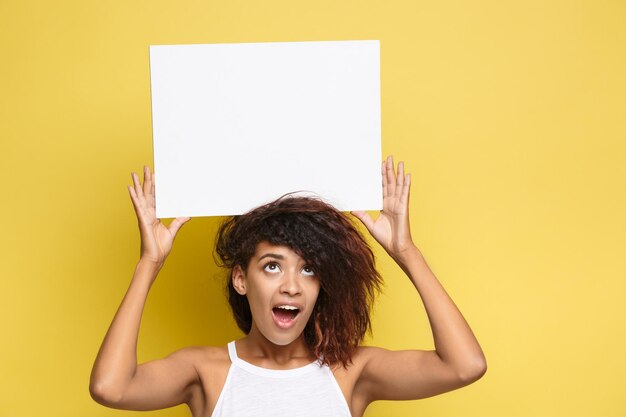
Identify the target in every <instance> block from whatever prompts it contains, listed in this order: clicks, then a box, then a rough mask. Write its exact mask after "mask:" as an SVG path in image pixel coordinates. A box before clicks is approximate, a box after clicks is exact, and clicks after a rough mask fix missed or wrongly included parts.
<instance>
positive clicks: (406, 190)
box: [400, 174, 411, 207]
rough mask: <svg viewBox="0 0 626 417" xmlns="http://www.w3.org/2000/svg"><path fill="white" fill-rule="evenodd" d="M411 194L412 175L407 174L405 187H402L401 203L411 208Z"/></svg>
mask: <svg viewBox="0 0 626 417" xmlns="http://www.w3.org/2000/svg"><path fill="white" fill-rule="evenodd" d="M410 194H411V174H406V178H405V180H404V185H403V187H402V194H401V195H400V203H402V205H404V206H405V207H408V206H409V197H410Z"/></svg>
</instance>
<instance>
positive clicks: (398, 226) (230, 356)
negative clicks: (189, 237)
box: [90, 157, 486, 417]
mask: <svg viewBox="0 0 626 417" xmlns="http://www.w3.org/2000/svg"><path fill="white" fill-rule="evenodd" d="M132 177H133V182H134V186H129V192H130V196H131V199H132V202H133V205H134V208H135V212H136V214H137V218H138V221H139V228H140V232H141V258H140V260H139V263H138V265H137V268H136V270H135V274H134V276H133V279H132V282H131V285H130V287H129V289H128V292H127V293H126V296H125V297H124V300H123V301H122V304H121V305H120V308H119V310H118V312H117V313H116V315H115V317H114V319H113V322H112V323H111V327H110V328H109V331H108V332H107V335H106V337H105V339H104V341H103V343H102V346H101V348H100V351H99V353H98V356H97V358H96V361H95V363H94V367H93V370H92V375H91V382H90V392H91V395H92V397H93V398H94V399H95V400H96V401H97V402H99V403H101V404H103V405H106V406H109V407H113V408H120V409H128V410H154V409H161V408H167V407H171V406H175V405H178V404H183V403H186V404H187V405H188V406H189V408H190V410H191V412H192V415H193V416H194V417H200V416H206V417H209V416H214V417H217V416H224V417H226V416H242V415H243V416H245V415H255V416H265V415H282V414H286V413H290V415H296V416H353V417H357V416H362V415H363V413H364V411H365V409H366V407H367V406H368V405H369V404H370V403H371V402H373V401H376V400H414V399H419V398H425V397H430V396H434V395H437V394H441V393H444V392H447V391H451V390H454V389H457V388H460V387H462V386H465V385H468V384H470V383H472V382H474V381H476V380H477V379H479V378H480V377H481V376H482V375H483V374H484V373H485V371H486V361H485V357H484V355H483V352H482V350H481V348H480V345H479V344H478V342H477V340H476V338H475V337H474V335H473V334H472V331H471V329H470V327H469V326H468V324H467V323H466V321H465V320H464V318H463V316H462V315H461V313H460V312H459V310H458V309H457V308H456V306H455V304H454V302H453V301H452V300H451V299H450V297H449V296H448V295H447V293H446V292H445V290H444V289H443V287H442V286H441V284H440V283H439V282H438V280H437V278H436V277H435V276H434V275H433V273H432V272H431V270H430V268H429V267H428V266H427V264H426V262H425V260H424V258H423V256H422V254H421V253H420V251H419V250H418V248H417V247H416V246H415V245H414V243H413V241H412V238H411V233H410V230H409V216H408V213H409V211H408V205H409V189H410V174H406V175H405V174H404V166H403V163H402V162H400V163H399V164H398V168H397V174H396V170H395V168H394V163H393V159H392V158H391V157H388V158H387V160H386V161H385V162H383V164H382V178H383V210H382V211H381V212H380V215H379V216H378V218H377V219H376V220H373V219H372V218H371V217H370V216H369V215H368V214H367V213H365V212H362V211H359V212H353V213H352V214H353V215H354V216H356V217H357V218H358V219H359V220H360V221H361V222H363V224H364V225H365V227H366V228H367V230H368V231H369V232H370V233H371V234H372V236H373V237H374V239H375V240H376V241H377V242H378V243H380V245H381V246H382V247H383V248H384V249H385V251H386V252H387V253H388V254H389V255H390V256H391V257H392V258H393V259H394V260H395V261H396V263H397V264H398V265H399V266H400V267H401V268H402V270H403V271H404V272H405V273H406V275H407V276H408V277H409V279H410V280H411V282H412V283H413V285H414V286H415V288H416V289H417V291H418V293H419V295H420V296H421V298H422V301H423V303H424V306H425V308H426V311H427V314H428V318H429V320H430V324H431V328H432V330H433V337H434V341H435V350H432V351H425V350H406V351H389V350H386V349H383V348H378V347H364V346H361V345H360V343H361V342H362V340H363V336H364V334H365V332H366V331H367V330H368V329H369V327H370V319H369V307H370V306H371V303H372V300H373V296H374V294H375V292H376V290H377V289H379V287H380V284H381V278H380V275H378V273H377V272H376V270H375V268H374V258H373V254H372V252H371V250H370V249H369V247H368V246H367V244H366V243H365V241H364V240H363V239H362V238H361V236H360V235H359V233H358V232H357V231H356V230H355V229H354V228H353V227H352V225H351V223H350V221H348V220H347V218H346V217H345V216H344V215H343V214H342V213H340V212H338V211H337V210H335V209H333V208H332V207H330V206H328V205H327V204H325V203H323V202H321V201H319V200H314V199H306V198H297V197H296V198H293V197H290V196H287V197H285V198H281V199H279V200H277V201H275V202H272V203H270V204H267V205H265V206H261V207H259V208H257V209H255V210H252V211H251V212H249V213H247V214H245V215H243V216H236V217H234V218H231V219H229V220H227V221H226V222H225V223H224V224H223V225H222V226H221V228H220V230H219V233H218V238H217V243H216V252H217V254H218V255H219V257H220V259H221V261H222V264H223V266H225V267H227V268H229V270H230V275H229V279H228V291H229V302H230V305H231V308H232V310H233V314H234V316H235V319H236V321H237V324H238V325H239V327H240V328H241V329H242V330H243V331H244V333H246V336H245V337H243V338H242V339H240V340H237V341H236V342H235V341H233V342H231V343H229V344H228V345H227V346H220V347H209V346H194V347H188V348H184V349H180V350H178V351H176V352H174V353H172V354H170V355H169V356H167V357H166V358H164V359H159V360H154V361H150V362H146V363H143V364H140V365H138V364H137V358H136V345H137V336H138V333H139V323H140V319H141V314H142V311H143V307H144V304H145V301H146V297H147V295H148V292H149V289H150V286H151V285H152V283H153V282H154V279H155V278H156V276H157V274H158V272H159V270H160V269H161V267H162V266H163V263H164V262H165V259H166V257H167V255H168V254H169V252H170V250H171V248H172V243H173V240H174V237H175V236H176V233H177V232H178V230H179V229H180V227H181V226H182V225H183V224H184V223H185V222H187V221H188V220H189V218H177V219H175V220H174V221H173V222H172V223H171V224H170V225H169V227H165V226H164V225H163V224H162V223H161V222H160V221H159V220H158V219H157V218H156V217H155V206H154V183H153V180H152V175H151V173H150V170H149V169H148V168H147V167H146V168H145V169H144V182H143V185H142V184H140V182H139V178H138V177H137V175H136V174H134V173H133V174H132Z"/></svg>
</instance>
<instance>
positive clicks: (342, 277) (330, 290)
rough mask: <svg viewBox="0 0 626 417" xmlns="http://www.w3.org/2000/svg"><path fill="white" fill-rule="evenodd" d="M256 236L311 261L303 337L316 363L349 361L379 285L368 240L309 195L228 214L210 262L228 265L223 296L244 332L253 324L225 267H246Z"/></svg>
mask: <svg viewBox="0 0 626 417" xmlns="http://www.w3.org/2000/svg"><path fill="white" fill-rule="evenodd" d="M261 241H266V242H268V243H270V244H272V245H284V246H287V247H289V248H291V249H292V250H293V251H294V252H296V253H297V254H298V255H299V256H300V257H302V258H303V259H304V260H305V261H306V262H307V263H309V264H310V265H311V266H312V267H313V269H314V271H315V272H316V275H317V276H318V278H319V280H320V284H321V285H320V292H319V295H318V298H317V302H316V304H315V307H314V309H313V313H312V314H311V318H310V319H309V322H308V323H307V325H306V327H305V329H304V339H305V342H306V344H307V346H308V347H309V349H311V351H312V352H313V354H314V355H315V356H316V357H317V358H318V359H319V360H320V362H321V363H325V364H327V365H329V366H333V365H336V364H339V363H340V364H341V365H342V366H344V367H347V366H348V365H349V364H350V363H351V359H352V356H353V354H354V353H355V351H356V349H357V347H358V346H359V345H360V343H361V342H362V341H363V337H364V336H365V333H366V332H371V322H370V308H371V306H372V303H373V301H374V297H375V295H376V294H377V292H379V291H380V290H381V287H382V278H381V276H380V274H379V273H378V271H377V270H376V267H375V259H374V254H373V252H372V250H371V249H370V247H369V246H368V244H367V242H366V241H365V240H364V239H363V237H362V236H361V234H360V233H359V232H358V231H357V229H356V228H355V226H354V224H353V223H352V222H351V220H350V219H348V217H347V216H346V215H344V214H343V213H341V212H340V211H339V210H337V209H336V208H334V207H333V206H331V205H329V204H327V203H326V202H324V201H322V200H321V199H318V198H314V197H302V196H295V195H293V194H286V195H284V196H282V197H280V198H279V199H277V200H275V201H273V202H271V203H268V204H265V205H263V206H260V207H258V208H256V209H253V210H251V211H249V212H248V213H246V214H243V215H241V216H233V217H229V218H227V219H226V220H225V221H224V222H223V223H222V224H221V226H220V227H219V230H218V232H217V238H216V242H215V252H216V253H217V255H218V256H219V261H218V260H217V259H216V261H217V262H218V264H219V265H220V266H222V267H225V268H228V270H229V274H228V279H227V292H228V301H229V303H230V307H231V309H232V311H233V315H234V317H235V321H236V322H237V325H238V326H239V328H240V329H241V330H242V331H243V332H244V333H246V334H248V333H249V332H250V329H251V328H252V313H251V311H250V305H249V304H248V299H247V298H246V296H243V295H240V294H238V293H237V292H236V291H235V289H234V288H233V285H232V274H231V273H230V272H231V271H232V268H233V267H234V266H236V265H240V266H241V267H242V268H244V270H247V268H248V263H249V261H250V259H251V258H252V256H253V255H254V253H255V249H256V246H257V244H258V243H259V242H261ZM220 261H221V262H220Z"/></svg>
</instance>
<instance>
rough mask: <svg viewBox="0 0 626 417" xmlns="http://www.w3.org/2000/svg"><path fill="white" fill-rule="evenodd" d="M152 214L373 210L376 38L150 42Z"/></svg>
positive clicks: (377, 144)
mask: <svg viewBox="0 0 626 417" xmlns="http://www.w3.org/2000/svg"><path fill="white" fill-rule="evenodd" d="M150 76H151V87H152V124H153V142H154V171H155V188H156V190H155V191H156V208H157V217H159V218H170V217H181V216H191V217H197V216H221V215H236V214H242V213H245V212H246V211H248V210H250V209H252V208H254V207H257V206H259V205H261V204H264V203H266V202H269V201H272V200H274V199H276V198H278V197H280V196H281V195H283V194H286V193H289V192H294V191H304V192H305V193H304V194H313V195H317V196H319V197H321V198H323V199H324V200H325V201H327V202H329V203H331V204H333V205H334V206H335V207H337V208H338V209H340V210H343V211H348V210H380V209H381V208H382V186H381V175H380V166H381V161H382V159H381V158H382V156H381V132H380V131H381V122H380V48H379V41H376V40H372V41H323V42H273V43H239V44H210V45H162V46H151V47H150Z"/></svg>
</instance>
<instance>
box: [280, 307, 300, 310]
mask: <svg viewBox="0 0 626 417" xmlns="http://www.w3.org/2000/svg"><path fill="white" fill-rule="evenodd" d="M276 308H282V309H284V310H298V307H294V306H276Z"/></svg>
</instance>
